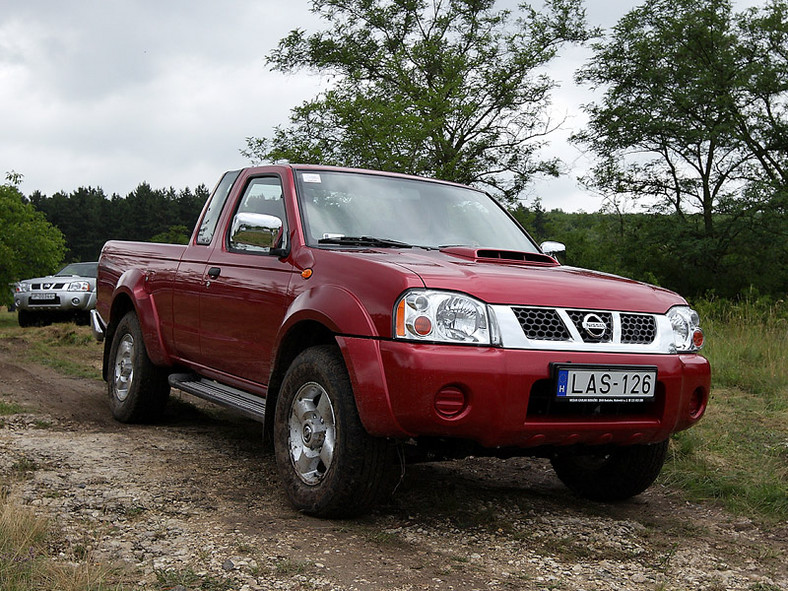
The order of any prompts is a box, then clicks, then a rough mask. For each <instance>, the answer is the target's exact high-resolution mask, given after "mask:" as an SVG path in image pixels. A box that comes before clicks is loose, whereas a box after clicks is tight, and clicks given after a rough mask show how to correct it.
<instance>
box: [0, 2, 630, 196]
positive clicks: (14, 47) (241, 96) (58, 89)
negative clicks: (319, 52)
mask: <svg viewBox="0 0 788 591" xmlns="http://www.w3.org/2000/svg"><path fill="white" fill-rule="evenodd" d="M513 3H514V2H513V1H511V0H509V1H508V2H507V4H513ZM637 4H638V2H636V1H635V0H624V1H610V0H586V5H587V10H588V17H589V21H590V22H591V24H592V25H597V26H602V27H605V28H609V27H611V26H613V25H614V24H615V23H616V21H617V20H618V19H619V18H620V17H621V16H622V15H623V14H624V13H625V12H626V11H627V10H629V9H630V8H632V7H633V6H635V5H637ZM309 5H310V3H309V2H308V1H307V0H291V1H289V2H282V1H281V0H223V1H222V2H217V1H216V0H136V1H135V0H80V1H78V2H65V1H63V0H26V1H22V0H0V175H3V178H4V176H5V173H6V172H9V171H12V170H13V171H15V172H17V173H21V174H23V175H24V181H23V183H22V185H21V189H22V191H23V192H24V193H26V194H30V193H32V192H33V191H35V190H40V191H41V192H43V193H44V194H47V195H51V194H53V193H55V192H57V191H66V192H71V191H74V190H75V189H77V188H79V187H83V186H92V187H101V188H102V189H104V191H105V193H107V194H108V195H111V194H113V193H117V194H119V195H123V196H125V195H126V194H128V193H129V192H130V191H132V190H133V189H134V188H135V187H136V186H137V185H138V184H139V183H140V182H142V181H146V182H148V183H150V184H151V185H152V186H153V187H154V188H165V187H171V186H172V187H175V188H176V189H182V188H184V187H187V186H188V187H191V188H194V187H195V186H197V185H199V184H201V183H204V184H206V185H208V186H209V188H210V187H213V185H214V183H215V182H216V180H218V178H219V176H220V175H221V174H222V173H223V172H224V171H225V170H228V169H231V168H238V167H241V166H245V165H248V164H249V163H248V162H247V161H246V160H245V159H244V158H243V157H242V156H241V155H240V153H239V150H240V149H241V148H242V147H243V146H244V145H245V142H244V138H246V137H247V136H258V137H260V136H265V135H268V134H269V133H270V131H271V130H272V128H273V127H274V126H275V125H279V124H285V123H287V119H288V114H289V112H290V109H291V108H292V107H294V106H296V105H298V104H300V103H301V102H303V101H304V100H305V99H307V98H311V97H313V96H315V95H316V94H317V93H318V92H319V91H320V89H321V86H320V84H321V80H320V78H318V77H314V76H308V75H283V74H280V73H273V72H269V71H267V69H266V67H265V64H264V57H265V56H266V55H267V54H268V53H269V52H270V51H271V50H272V49H273V48H274V47H275V46H276V43H277V42H278V40H279V39H280V38H282V37H284V36H285V35H286V34H287V33H288V32H289V31H290V30H291V29H293V28H297V27H298V28H304V29H306V30H307V31H316V30H318V29H320V28H322V25H321V22H320V21H319V20H318V19H316V18H315V17H314V15H312V14H311V13H310V12H309V10H308V6H309ZM586 55H587V54H586V53H584V52H583V51H578V50H569V51H565V52H564V56H563V57H562V59H561V60H560V61H559V62H557V63H556V64H555V67H554V68H552V69H551V74H552V75H553V77H554V78H556V79H557V80H558V81H559V82H561V83H562V86H561V88H560V89H558V90H557V91H556V92H555V93H554V97H553V99H554V100H553V102H554V107H553V108H554V117H555V118H566V122H565V129H566V131H565V132H563V133H559V134H556V135H555V137H554V138H552V145H551V147H550V149H549V150H548V151H546V152H545V155H546V156H548V155H558V156H560V157H561V158H562V159H563V160H564V161H565V162H566V164H567V167H568V169H569V171H570V176H568V177H567V178H564V179H560V180H550V181H544V182H539V183H537V184H536V185H535V186H534V187H533V188H532V189H531V194H532V195H539V196H540V197H541V199H542V203H543V206H544V207H545V208H546V209H553V208H562V209H564V210H565V211H574V210H578V209H584V210H586V211H594V210H596V209H598V207H599V202H598V200H597V199H595V198H593V197H591V196H589V195H587V194H585V193H584V192H583V191H582V190H581V189H580V188H579V187H578V186H577V184H576V182H575V177H576V176H577V175H578V174H579V173H581V172H582V170H583V168H584V167H585V166H587V162H586V161H585V159H584V158H582V155H581V154H580V153H579V151H578V150H577V148H575V147H572V146H568V145H567V144H566V143H565V142H564V141H563V140H562V136H566V135H568V133H569V131H571V130H573V129H577V128H579V127H581V126H582V124H583V121H584V119H583V116H582V114H581V113H580V112H579V108H578V107H579V104H580V103H581V102H582V101H583V98H584V94H583V90H582V89H578V88H576V87H575V86H574V85H573V83H572V74H573V72H574V70H575V69H576V68H577V67H578V66H579V65H580V64H581V63H582V61H583V59H584V58H585V57H586ZM586 98H587V96H586ZM3 178H0V183H2V182H3Z"/></svg>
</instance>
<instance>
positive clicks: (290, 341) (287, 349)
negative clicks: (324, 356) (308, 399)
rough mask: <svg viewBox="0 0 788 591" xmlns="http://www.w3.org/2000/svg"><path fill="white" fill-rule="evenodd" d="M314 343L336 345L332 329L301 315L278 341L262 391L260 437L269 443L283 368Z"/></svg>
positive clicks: (282, 378)
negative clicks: (263, 401)
mask: <svg viewBox="0 0 788 591" xmlns="http://www.w3.org/2000/svg"><path fill="white" fill-rule="evenodd" d="M318 345H333V346H336V347H337V348H338V344H337V340H336V333H334V331H332V330H331V329H330V328H328V327H327V326H326V325H325V324H323V323H321V322H318V321H317V320H312V319H304V320H301V321H299V322H296V323H295V324H293V325H291V326H290V327H289V328H288V330H287V332H286V333H285V334H284V336H283V337H282V338H281V340H280V341H279V345H278V347H277V350H276V353H275V358H274V365H273V369H272V370H271V377H270V379H269V381H268V393H267V395H266V401H265V406H266V409H267V411H266V413H265V424H264V431H263V438H264V440H265V441H266V443H267V444H273V439H272V438H273V426H274V412H273V409H274V408H276V399H277V397H278V395H279V390H280V388H281V387H282V381H283V380H284V377H285V374H286V373H287V369H288V368H289V367H290V365H291V364H292V363H293V361H294V360H295V358H296V357H298V356H299V355H300V354H301V353H302V352H303V351H306V350H307V349H309V348H310V347H316V346H318Z"/></svg>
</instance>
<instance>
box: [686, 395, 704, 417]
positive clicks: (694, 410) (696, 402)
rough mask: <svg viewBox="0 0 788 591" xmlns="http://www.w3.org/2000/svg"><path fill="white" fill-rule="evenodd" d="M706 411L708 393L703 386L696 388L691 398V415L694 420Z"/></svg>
mask: <svg viewBox="0 0 788 591" xmlns="http://www.w3.org/2000/svg"><path fill="white" fill-rule="evenodd" d="M705 411H706V394H705V392H704V391H703V388H698V389H696V390H695V391H694V392H693V393H692V395H691V396H690V400H689V416H690V418H691V419H693V420H697V419H699V418H700V417H701V416H702V415H703V413H704V412H705Z"/></svg>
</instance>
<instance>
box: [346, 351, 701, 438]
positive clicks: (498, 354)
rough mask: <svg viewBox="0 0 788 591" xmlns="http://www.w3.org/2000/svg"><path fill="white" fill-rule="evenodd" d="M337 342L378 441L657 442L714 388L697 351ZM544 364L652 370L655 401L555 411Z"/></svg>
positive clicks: (692, 416)
mask: <svg viewBox="0 0 788 591" xmlns="http://www.w3.org/2000/svg"><path fill="white" fill-rule="evenodd" d="M338 340H339V344H340V347H341V348H342V350H343V353H344V356H345V360H346V363H347V365H348V368H349V372H350V376H351V381H352V382H353V388H354V392H355V393H356V403H357V406H358V409H359V415H360V417H361V420H362V422H363V424H364V426H365V427H366V428H367V430H368V431H369V432H370V433H371V434H373V435H378V436H385V437H396V438H409V437H420V436H430V437H445V438H458V439H468V440H472V441H475V442H477V443H479V444H481V445H482V446H484V447H518V448H532V447H538V446H545V445H573V444H587V445H602V444H619V445H626V444H635V443H655V442H659V441H664V440H665V439H667V438H668V437H669V436H670V434H671V433H674V432H676V431H680V430H682V429H686V428H688V427H690V426H692V425H693V424H694V423H695V422H697V421H698V420H699V419H700V418H701V417H702V415H703V412H704V411H705V408H706V404H707V402H708V397H709V390H710V382H711V377H710V368H709V363H708V361H707V360H706V359H705V358H703V357H701V356H700V355H697V354H689V355H659V354H621V353H590V352H569V351H566V352H564V351H562V352H556V351H533V350H530V351H523V350H512V349H499V348H493V347H462V346H450V345H448V346H447V345H434V344H414V343H405V342H397V341H377V340H371V339H357V338H352V337H341V338H339V339H338ZM551 363H582V364H603V365H652V366H656V367H657V371H658V376H657V390H656V396H655V398H654V400H653V401H648V402H641V403H634V404H632V403H630V404H618V403H604V404H603V405H602V406H600V407H599V408H597V407H598V406H599V405H593V404H591V405H589V404H585V403H583V404H582V405H577V406H571V404H572V403H567V402H562V403H560V404H562V405H564V406H557V405H556V403H555V401H554V399H553V396H552V393H553V392H554V384H553V378H552V375H551V367H550V364H551ZM567 404H568V405H569V406H566V405H567ZM452 405H453V406H452ZM447 410H451V413H447Z"/></svg>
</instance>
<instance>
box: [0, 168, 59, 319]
mask: <svg viewBox="0 0 788 591" xmlns="http://www.w3.org/2000/svg"><path fill="white" fill-rule="evenodd" d="M18 180H19V179H18V178H17V179H12V178H9V181H11V182H14V181H18ZM11 182H9V183H7V184H5V185H0V304H10V303H11V290H10V287H9V283H12V282H14V281H18V280H20V279H27V278H30V277H36V276H40V275H46V274H47V273H51V272H52V271H55V270H57V267H58V266H59V265H60V263H61V261H62V260H63V255H64V254H65V241H64V239H63V234H62V233H61V232H60V230H58V229H57V228H55V227H54V226H52V224H50V223H49V222H47V220H46V217H45V216H44V214H43V213H41V212H38V211H36V210H35V208H34V207H33V206H32V205H31V204H30V203H27V202H26V201H25V198H24V196H23V195H22V193H21V192H20V191H19V189H18V188H17V187H16V186H14V185H13V184H11Z"/></svg>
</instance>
